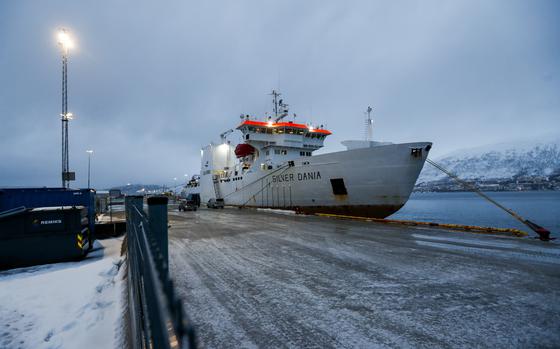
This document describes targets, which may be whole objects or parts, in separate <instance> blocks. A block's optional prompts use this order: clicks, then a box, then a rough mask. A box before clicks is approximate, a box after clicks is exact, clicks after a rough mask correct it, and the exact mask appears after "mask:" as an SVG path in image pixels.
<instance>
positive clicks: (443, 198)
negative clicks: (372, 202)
mask: <svg viewBox="0 0 560 349" xmlns="http://www.w3.org/2000/svg"><path fill="white" fill-rule="evenodd" d="M485 194H487V195H488V196H490V197H491V198H492V199H494V200H496V201H497V202H499V203H500V204H502V205H503V206H505V207H507V208H509V209H511V210H513V211H514V212H516V213H517V214H519V215H520V216H521V217H523V218H525V219H528V220H530V221H532V222H534V223H537V224H538V225H540V226H543V227H545V228H547V229H548V230H550V231H551V232H552V234H553V235H554V236H556V237H560V191H525V192H485ZM388 218H389V219H405V220H417V221H425V222H438V223H454V224H465V225H478V226H487V227H499V228H516V229H521V230H524V231H527V232H530V230H529V228H528V227H527V226H525V225H523V224H522V223H520V222H519V221H517V220H516V219H515V218H513V217H512V216H511V215H509V214H508V213H506V212H504V211H503V210H502V209H500V208H498V207H496V206H495V205H494V204H492V203H490V202H488V201H487V200H485V199H483V198H481V197H480V196H478V195H477V194H475V193H471V192H452V193H413V194H412V195H411V197H410V199H409V200H408V202H407V203H406V205H405V206H404V207H403V208H402V209H401V210H400V211H398V212H397V213H395V214H394V215H392V216H390V217H388Z"/></svg>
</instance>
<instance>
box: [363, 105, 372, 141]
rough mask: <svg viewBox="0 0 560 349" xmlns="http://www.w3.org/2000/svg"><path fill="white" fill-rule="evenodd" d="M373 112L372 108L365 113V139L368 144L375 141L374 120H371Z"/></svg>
mask: <svg viewBox="0 0 560 349" xmlns="http://www.w3.org/2000/svg"><path fill="white" fill-rule="evenodd" d="M372 111H373V108H372V107H368V108H367V110H366V112H365V113H364V114H365V115H366V119H365V122H364V126H365V129H364V137H365V140H366V141H367V142H370V141H372V140H373V120H372V118H371V112H372Z"/></svg>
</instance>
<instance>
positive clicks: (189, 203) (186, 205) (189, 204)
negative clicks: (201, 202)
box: [179, 199, 198, 211]
mask: <svg viewBox="0 0 560 349" xmlns="http://www.w3.org/2000/svg"><path fill="white" fill-rule="evenodd" d="M197 208H198V206H197V205H196V202H194V201H193V200H189V199H183V200H181V201H180V202H179V211H196V209H197Z"/></svg>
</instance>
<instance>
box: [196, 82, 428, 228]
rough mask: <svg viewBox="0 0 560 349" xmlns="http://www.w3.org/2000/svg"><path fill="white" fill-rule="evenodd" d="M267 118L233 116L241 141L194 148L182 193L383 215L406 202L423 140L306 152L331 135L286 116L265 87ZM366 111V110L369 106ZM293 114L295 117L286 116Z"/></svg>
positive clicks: (425, 148) (420, 159)
mask: <svg viewBox="0 0 560 349" xmlns="http://www.w3.org/2000/svg"><path fill="white" fill-rule="evenodd" d="M272 96H273V115H271V116H267V117H265V119H264V120H256V119H254V118H251V117H250V116H249V115H242V116H241V119H242V120H241V123H240V124H239V125H238V126H237V128H236V129H237V130H238V131H240V132H241V134H242V139H243V142H242V143H240V144H237V145H236V146H235V147H234V146H232V145H231V144H230V143H229V142H228V141H227V140H226V137H227V135H228V134H229V133H231V132H232V130H228V131H226V132H224V133H223V134H222V136H221V143H220V144H210V145H208V146H206V147H204V148H203V149H202V161H201V173H200V177H199V179H198V180H197V181H196V183H194V182H193V183H190V187H191V188H190V189H189V188H188V187H187V188H186V192H198V193H200V195H201V200H202V202H205V201H207V200H209V199H212V198H221V199H224V202H225V204H226V205H233V206H249V207H270V208H286V209H295V210H297V211H301V212H307V213H313V212H325V213H339V214H347V215H359V216H367V217H386V216H388V215H390V214H392V213H393V212H395V211H397V210H398V209H399V208H400V207H402V206H403V205H404V203H406V201H407V200H408V197H409V196H410V193H411V191H412V188H413V186H414V184H415V182H416V179H417V177H418V175H419V173H420V170H421V169H422V166H423V164H424V161H425V159H426V157H427V154H428V152H429V150H430V148H431V143H429V142H420V143H406V144H391V143H382V142H374V141H371V140H370V139H367V138H369V137H371V132H370V133H369V135H370V136H369V137H366V140H365V141H345V142H343V144H345V145H346V146H347V148H348V150H346V151H340V152H334V153H327V154H321V155H313V152H314V151H316V150H318V149H320V148H322V147H323V143H324V141H325V139H326V137H328V136H329V135H330V134H331V132H330V131H329V130H327V129H325V128H324V127H323V126H322V125H310V124H303V123H296V122H295V121H286V120H285V118H286V117H287V116H288V105H287V104H285V103H283V100H282V99H279V97H280V94H279V93H277V92H276V91H273V92H272ZM370 111H371V110H370ZM294 119H295V117H294Z"/></svg>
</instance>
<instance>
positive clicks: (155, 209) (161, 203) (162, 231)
mask: <svg viewBox="0 0 560 349" xmlns="http://www.w3.org/2000/svg"><path fill="white" fill-rule="evenodd" d="M167 200H168V199H167V197H166V196H152V197H149V198H148V220H149V221H150V231H151V232H152V234H153V238H154V239H155V241H156V243H157V244H158V247H159V249H160V251H161V254H162V258H163V261H164V262H165V269H167V265H168V264H169V252H168V246H167V244H168V237H167Z"/></svg>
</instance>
